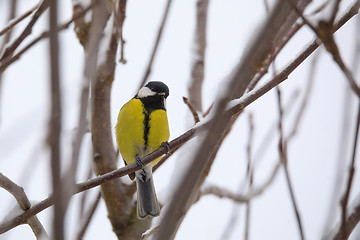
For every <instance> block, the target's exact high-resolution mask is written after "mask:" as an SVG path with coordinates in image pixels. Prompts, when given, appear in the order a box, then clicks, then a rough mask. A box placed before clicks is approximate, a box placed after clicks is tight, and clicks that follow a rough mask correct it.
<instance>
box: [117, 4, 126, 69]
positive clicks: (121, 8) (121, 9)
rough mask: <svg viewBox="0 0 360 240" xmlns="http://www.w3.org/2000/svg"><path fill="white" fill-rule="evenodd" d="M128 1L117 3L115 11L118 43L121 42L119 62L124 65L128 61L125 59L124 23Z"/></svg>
mask: <svg viewBox="0 0 360 240" xmlns="http://www.w3.org/2000/svg"><path fill="white" fill-rule="evenodd" d="M126 1H127V0H120V1H117V9H116V11H115V23H116V25H117V27H116V31H117V34H116V35H117V38H118V42H120V59H119V62H120V63H122V64H125V63H126V59H125V57H124V45H125V40H124V35H123V32H124V27H123V26H124V21H125V17H126Z"/></svg>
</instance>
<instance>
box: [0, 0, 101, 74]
mask: <svg viewBox="0 0 360 240" xmlns="http://www.w3.org/2000/svg"><path fill="white" fill-rule="evenodd" d="M96 3H97V1H95V2H94V3H92V4H90V5H89V6H88V7H86V8H85V9H83V10H81V11H79V12H78V13H76V14H74V16H73V17H72V18H71V19H70V20H69V21H67V22H66V23H64V24H62V25H60V26H58V32H60V31H62V30H65V29H67V28H68V27H69V26H70V24H71V23H72V22H73V21H75V20H76V19H78V18H80V17H82V16H84V15H85V13H87V12H88V11H89V10H90V9H92V8H93V7H94V6H95V5H96ZM48 37H50V31H45V32H43V33H42V34H40V36H38V37H37V38H35V39H34V40H32V41H31V42H29V43H28V44H27V45H26V46H25V47H23V48H22V49H21V50H20V51H19V52H17V53H16V54H15V55H13V56H12V57H11V58H8V59H6V60H4V61H1V64H0V72H3V71H5V69H6V68H7V67H8V66H9V65H10V64H12V63H14V62H15V61H17V60H18V59H19V58H20V57H21V55H22V54H23V53H25V52H26V51H27V50H29V49H30V48H31V47H32V46H34V45H35V44H36V43H38V42H39V41H40V40H42V39H44V38H48Z"/></svg>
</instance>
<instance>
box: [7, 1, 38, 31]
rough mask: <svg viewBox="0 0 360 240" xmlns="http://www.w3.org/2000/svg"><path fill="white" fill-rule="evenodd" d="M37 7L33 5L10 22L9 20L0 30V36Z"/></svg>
mask: <svg viewBox="0 0 360 240" xmlns="http://www.w3.org/2000/svg"><path fill="white" fill-rule="evenodd" d="M14 2H15V1H14ZM37 8H38V6H35V7H33V8H31V9H29V10H28V11H27V12H25V13H24V14H22V15H21V16H19V17H18V18H16V19H14V20H12V21H11V22H10V21H9V24H8V25H7V26H6V27H4V28H3V29H2V30H0V36H2V35H4V34H5V33H7V32H9V31H10V30H11V29H13V28H14V27H15V26H16V25H17V24H18V23H19V22H21V21H23V20H24V19H25V18H27V17H28V16H30V15H31V14H32V13H33V12H34V11H35V10H36V9H37ZM11 19H12V18H11ZM11 19H10V20H11Z"/></svg>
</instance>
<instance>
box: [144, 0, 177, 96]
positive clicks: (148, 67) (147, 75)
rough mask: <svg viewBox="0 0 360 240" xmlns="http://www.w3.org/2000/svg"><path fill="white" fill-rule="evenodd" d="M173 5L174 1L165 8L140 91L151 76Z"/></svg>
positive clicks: (169, 2) (170, 0)
mask: <svg viewBox="0 0 360 240" xmlns="http://www.w3.org/2000/svg"><path fill="white" fill-rule="evenodd" d="M171 3H172V0H168V1H167V4H166V7H165V11H164V15H163V18H162V20H161V24H160V27H159V30H158V34H157V37H156V40H155V44H154V48H153V50H152V53H151V56H150V59H149V63H148V66H147V68H146V70H145V74H144V76H143V79H142V81H141V83H140V85H139V89H140V88H141V87H142V86H144V84H145V83H146V81H147V79H148V77H149V75H150V72H151V68H152V64H153V61H154V58H155V54H156V52H157V48H158V46H159V43H160V39H161V36H162V33H163V30H164V27H165V23H166V20H167V17H168V14H169V10H170V6H171Z"/></svg>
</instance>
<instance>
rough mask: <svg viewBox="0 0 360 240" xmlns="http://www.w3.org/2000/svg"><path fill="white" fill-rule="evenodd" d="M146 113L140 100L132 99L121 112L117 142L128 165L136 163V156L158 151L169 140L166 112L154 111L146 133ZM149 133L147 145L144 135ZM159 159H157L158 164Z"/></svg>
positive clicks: (150, 116)
mask: <svg viewBox="0 0 360 240" xmlns="http://www.w3.org/2000/svg"><path fill="white" fill-rule="evenodd" d="M145 114H146V111H145V109H144V107H143V104H142V102H141V101H140V100H139V99H131V100H130V101H129V102H127V103H126V104H125V105H124V106H123V107H122V108H121V110H120V112H119V116H118V122H117V124H116V127H115V131H116V140H117V143H118V146H119V151H120V153H121V156H122V157H123V159H124V160H125V162H126V163H127V164H129V163H133V162H135V156H136V155H139V157H143V156H144V155H146V154H148V153H150V152H152V151H154V150H156V149H158V148H159V147H160V145H161V143H163V142H166V141H168V140H169V136H170V133H169V125H168V119H167V115H166V111H164V110H155V111H152V112H151V114H150V115H149V121H148V127H149V129H148V131H145V124H146V123H145V122H146V121H144V120H145ZM146 132H147V141H146V144H145V136H144V133H146ZM158 160H159V159H156V160H155V161H154V163H156V162H157V161H158Z"/></svg>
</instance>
